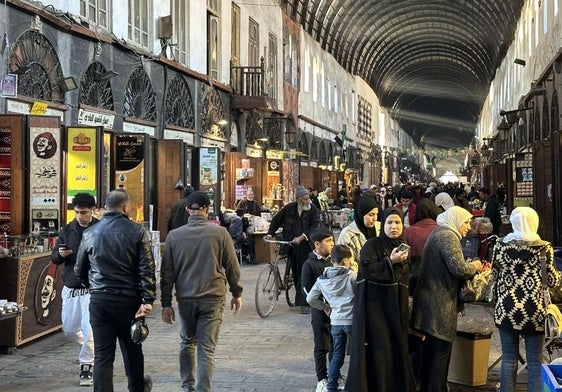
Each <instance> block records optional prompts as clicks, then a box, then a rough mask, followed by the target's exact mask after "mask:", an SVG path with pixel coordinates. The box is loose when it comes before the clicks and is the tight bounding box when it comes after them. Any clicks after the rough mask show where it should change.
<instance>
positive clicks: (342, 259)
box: [306, 245, 357, 392]
mask: <svg viewBox="0 0 562 392" xmlns="http://www.w3.org/2000/svg"><path fill="white" fill-rule="evenodd" d="M352 259H353V253H352V252H351V249H349V247H348V246H347V245H335V246H334V248H333V249H332V267H326V269H325V270H324V273H323V274H322V275H321V276H320V277H318V279H317V280H316V283H315V284H314V286H312V289H310V291H309V293H308V295H307V296H306V300H307V302H308V303H309V304H310V305H311V306H312V307H314V308H315V309H318V310H323V311H324V312H326V314H327V315H328V316H330V322H331V324H332V328H331V333H332V344H333V354H332V359H331V361H330V365H329V368H328V385H327V387H328V388H327V390H328V392H337V391H338V379H339V378H340V370H341V367H342V366H343V362H344V358H345V348H346V345H347V339H348V337H349V336H351V325H352V321H353V297H354V291H355V282H356V280H357V273H356V272H354V271H352V270H350V269H349V265H350V263H351V260H352Z"/></svg>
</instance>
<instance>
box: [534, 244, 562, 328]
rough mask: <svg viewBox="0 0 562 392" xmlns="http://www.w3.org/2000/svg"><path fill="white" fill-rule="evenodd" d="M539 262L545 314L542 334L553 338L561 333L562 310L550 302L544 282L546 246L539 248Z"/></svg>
mask: <svg viewBox="0 0 562 392" xmlns="http://www.w3.org/2000/svg"><path fill="white" fill-rule="evenodd" d="M539 260H540V262H541V280H542V293H543V300H544V306H545V308H546V315H545V316H544V335H545V338H546V339H555V338H558V337H559V336H560V334H561V333H562V312H560V309H559V308H558V306H556V305H555V304H553V303H551V300H550V293H549V291H548V285H547V283H546V280H547V278H546V275H547V272H546V248H542V249H541V253H540V256H539Z"/></svg>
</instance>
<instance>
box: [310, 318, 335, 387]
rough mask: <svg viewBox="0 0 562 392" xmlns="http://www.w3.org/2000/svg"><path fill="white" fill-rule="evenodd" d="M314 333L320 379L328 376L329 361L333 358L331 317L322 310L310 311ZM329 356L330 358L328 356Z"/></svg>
mask: <svg viewBox="0 0 562 392" xmlns="http://www.w3.org/2000/svg"><path fill="white" fill-rule="evenodd" d="M310 319H311V322H310V323H311V324H312V335H313V336H314V363H315V365H316V378H317V379H318V381H322V380H323V379H327V378H328V362H327V361H326V360H327V359H328V360H329V361H331V360H332V333H331V331H330V318H329V317H328V316H327V315H326V313H324V312H323V311H321V310H318V309H314V308H312V309H311V311H310ZM326 357H328V358H326Z"/></svg>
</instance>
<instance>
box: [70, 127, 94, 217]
mask: <svg viewBox="0 0 562 392" xmlns="http://www.w3.org/2000/svg"><path fill="white" fill-rule="evenodd" d="M100 129H101V128H100ZM100 129H98V128H94V127H89V128H86V127H68V128H67V129H66V132H67V133H66V145H67V146H68V147H67V151H66V154H67V155H66V204H67V207H66V208H67V213H66V221H67V222H70V221H72V219H74V213H73V212H72V198H73V197H74V195H76V194H77V193H89V194H90V195H92V196H94V198H95V199H96V200H98V194H97V182H98V181H97V177H98V171H99V169H98V167H97V162H98V159H97V154H98V144H97V142H98V134H99V132H101V130H100Z"/></svg>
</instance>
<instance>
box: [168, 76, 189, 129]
mask: <svg viewBox="0 0 562 392" xmlns="http://www.w3.org/2000/svg"><path fill="white" fill-rule="evenodd" d="M165 102H166V109H165V122H166V124H174V125H177V126H178V127H184V128H189V129H194V128H195V111H194V109H193V99H192V98H191V92H190V90H189V85H188V84H187V82H186V80H185V78H184V77H183V76H181V75H176V76H174V77H173V79H172V80H171V81H170V85H169V86H168V91H167V92H166V100H165Z"/></svg>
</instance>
